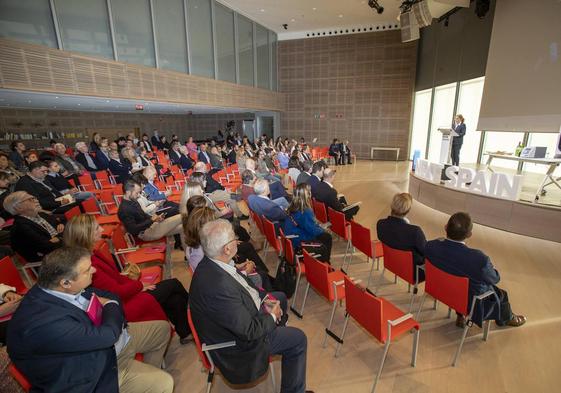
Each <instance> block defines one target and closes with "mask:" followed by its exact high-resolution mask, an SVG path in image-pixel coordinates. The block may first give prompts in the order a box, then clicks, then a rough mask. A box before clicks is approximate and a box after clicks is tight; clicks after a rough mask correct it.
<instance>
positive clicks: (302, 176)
mask: <svg viewBox="0 0 561 393" xmlns="http://www.w3.org/2000/svg"><path fill="white" fill-rule="evenodd" d="M311 170H312V161H304V162H303V163H302V172H300V173H299V174H298V177H297V178H296V185H297V186H299V185H300V184H308V179H309V178H310V176H311V175H312V173H311ZM310 190H311V189H310ZM310 192H311V191H310Z"/></svg>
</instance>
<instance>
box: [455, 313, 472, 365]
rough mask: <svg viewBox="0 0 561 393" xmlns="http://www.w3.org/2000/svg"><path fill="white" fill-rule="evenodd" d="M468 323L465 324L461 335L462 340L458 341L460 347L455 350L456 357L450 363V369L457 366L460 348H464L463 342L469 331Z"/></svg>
mask: <svg viewBox="0 0 561 393" xmlns="http://www.w3.org/2000/svg"><path fill="white" fill-rule="evenodd" d="M469 325H470V324H469V323H467V322H466V326H465V327H464V332H463V333H462V339H461V340H460V345H458V349H457V350H456V355H455V356H454V361H453V362H452V367H456V364H458V359H459V358H460V352H462V347H463V346H464V341H465V340H466V336H467V332H468V330H469Z"/></svg>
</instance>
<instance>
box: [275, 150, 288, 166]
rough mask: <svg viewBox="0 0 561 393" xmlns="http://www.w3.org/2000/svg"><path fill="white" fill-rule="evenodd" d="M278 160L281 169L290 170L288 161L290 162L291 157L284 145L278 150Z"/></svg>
mask: <svg viewBox="0 0 561 393" xmlns="http://www.w3.org/2000/svg"><path fill="white" fill-rule="evenodd" d="M277 160H279V167H280V169H288V161H289V160H290V157H289V155H288V153H287V152H286V147H284V146H283V145H281V146H280V147H279V148H278V153H277Z"/></svg>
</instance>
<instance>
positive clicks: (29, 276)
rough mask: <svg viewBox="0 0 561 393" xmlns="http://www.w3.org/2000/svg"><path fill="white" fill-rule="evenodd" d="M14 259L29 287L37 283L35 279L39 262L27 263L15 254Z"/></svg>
mask: <svg viewBox="0 0 561 393" xmlns="http://www.w3.org/2000/svg"><path fill="white" fill-rule="evenodd" d="M16 258H17V260H18V261H19V264H20V265H21V272H22V273H23V275H24V277H25V279H26V280H27V283H28V284H29V286H30V287H31V286H33V284H35V281H37V277H39V270H38V269H39V268H40V267H41V263H42V262H41V261H38V262H28V261H27V260H26V259H25V258H24V257H22V256H21V255H20V254H19V253H17V252H16Z"/></svg>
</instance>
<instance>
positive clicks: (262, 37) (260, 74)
mask: <svg viewBox="0 0 561 393" xmlns="http://www.w3.org/2000/svg"><path fill="white" fill-rule="evenodd" d="M256 26H257V29H256V40H257V87H260V88H262V89H269V88H270V86H269V82H270V74H269V72H270V69H269V32H268V31H267V29H265V28H264V27H262V26H259V25H256Z"/></svg>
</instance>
